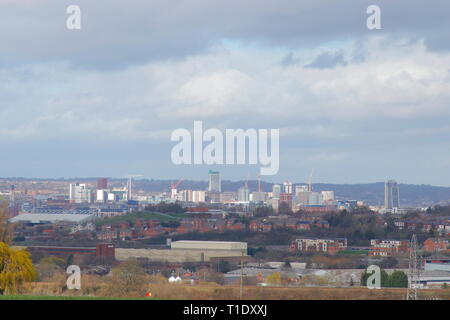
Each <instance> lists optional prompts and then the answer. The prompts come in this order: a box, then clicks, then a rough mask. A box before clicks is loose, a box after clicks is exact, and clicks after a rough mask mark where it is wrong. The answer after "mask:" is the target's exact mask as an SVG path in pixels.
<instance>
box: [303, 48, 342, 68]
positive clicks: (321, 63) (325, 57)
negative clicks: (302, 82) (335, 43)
mask: <svg viewBox="0 0 450 320" xmlns="http://www.w3.org/2000/svg"><path fill="white" fill-rule="evenodd" d="M345 65H347V62H345V60H344V56H343V54H342V52H324V53H322V54H321V55H319V56H318V57H317V58H316V59H315V60H314V61H313V62H311V63H310V64H307V65H306V66H305V67H306V68H315V69H328V68H333V67H336V66H345Z"/></svg>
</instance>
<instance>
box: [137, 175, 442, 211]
mask: <svg viewBox="0 0 450 320" xmlns="http://www.w3.org/2000/svg"><path fill="white" fill-rule="evenodd" d="M170 183H171V181H169V180H137V181H136V182H135V185H136V187H137V188H141V189H143V190H147V191H155V192H158V191H163V190H164V191H169V188H170V187H169V186H170ZM244 184H245V181H228V180H223V181H222V191H237V189H238V188H240V187H241V186H243V185H244ZM298 184H304V183H294V186H295V185H298ZM248 186H249V188H250V190H251V191H257V189H258V182H257V181H256V180H250V181H248ZM207 188H208V182H207V181H191V180H185V181H182V182H181V184H180V185H179V187H178V189H179V190H182V189H192V190H206V189H207ZM399 189H400V204H401V206H402V207H417V206H420V207H422V206H429V205H433V204H438V203H442V204H444V203H448V202H450V187H436V186H431V185H414V184H399ZM261 190H262V191H265V192H269V191H271V190H272V183H268V182H265V181H261ZM313 190H314V191H323V190H332V191H334V194H335V197H336V199H340V200H344V199H346V200H362V201H364V202H365V203H367V204H369V205H383V203H384V182H376V183H364V184H329V183H316V184H313Z"/></svg>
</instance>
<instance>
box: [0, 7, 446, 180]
mask: <svg viewBox="0 0 450 320" xmlns="http://www.w3.org/2000/svg"><path fill="white" fill-rule="evenodd" d="M375 2H376V4H377V5H378V6H379V7H380V8H381V26H382V28H381V29H380V30H369V29H368V28H367V26H366V20H367V18H368V16H369V15H368V14H367V13H366V9H367V7H368V6H369V5H371V4H374V3H375ZM74 4H75V5H78V6H79V7H80V9H81V29H80V30H69V29H67V27H66V20H67V18H68V17H69V14H67V13H66V9H67V7H68V6H69V5H74ZM449 16H450V4H449V3H448V0H431V1H423V0H408V1H406V0H396V1H392V0H386V1H384V0H377V1H365V0H329V1H328V0H327V1H318V0H311V1H310V0H304V1H297V0H277V1H257V0H240V1H234V0H227V1H221V0H220V1H210V0H184V1H167V0H164V1H163V0H155V1H145V2H144V1H140V0H129V1H118V0H96V1H92V0H82V1H77V0H71V1H66V0H0V176H1V177H36V178H44V177H47V178H58V177H66V178H68V177H101V176H105V177H124V176H126V175H128V174H142V175H143V176H144V177H146V178H153V179H175V178H185V179H194V180H206V179H207V174H208V170H209V169H213V170H219V171H220V172H222V178H223V179H226V180H239V179H247V178H250V179H254V178H256V176H257V174H258V173H259V168H260V167H259V165H245V164H243V165H175V164H173V163H172V161H171V150H172V148H173V147H174V145H175V144H176V143H174V142H173V141H171V140H170V137H171V133H172V132H173V131H174V130H175V129H178V128H186V129H188V130H190V131H192V130H193V123H194V121H195V120H201V121H203V126H204V128H205V129H206V128H217V129H219V130H222V131H225V130H226V129H239V128H242V129H249V128H254V129H257V130H258V129H279V130H280V151H279V157H280V167H279V172H278V174H277V175H273V176H265V177H263V179H264V180H267V181H283V180H286V179H288V180H291V181H305V180H307V178H308V176H309V173H310V171H311V170H312V169H314V180H315V181H316V182H328V183H365V182H375V181H384V180H387V179H396V180H397V181H398V182H401V183H414V184H433V185H441V186H450V121H449V119H450V105H449V104H450V99H449V98H450V41H449V40H450V19H449V18H448V17H449Z"/></svg>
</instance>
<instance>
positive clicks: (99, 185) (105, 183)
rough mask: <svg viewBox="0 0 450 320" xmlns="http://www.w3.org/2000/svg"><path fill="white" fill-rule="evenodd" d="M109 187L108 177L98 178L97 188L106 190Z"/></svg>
mask: <svg viewBox="0 0 450 320" xmlns="http://www.w3.org/2000/svg"><path fill="white" fill-rule="evenodd" d="M105 189H108V179H106V178H100V179H97V190H105Z"/></svg>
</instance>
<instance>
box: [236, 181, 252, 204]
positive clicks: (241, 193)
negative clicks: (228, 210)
mask: <svg viewBox="0 0 450 320" xmlns="http://www.w3.org/2000/svg"><path fill="white" fill-rule="evenodd" d="M249 200H250V191H249V189H248V185H247V183H246V184H245V185H244V186H243V187H241V188H239V189H238V201H242V202H248V201H249Z"/></svg>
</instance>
